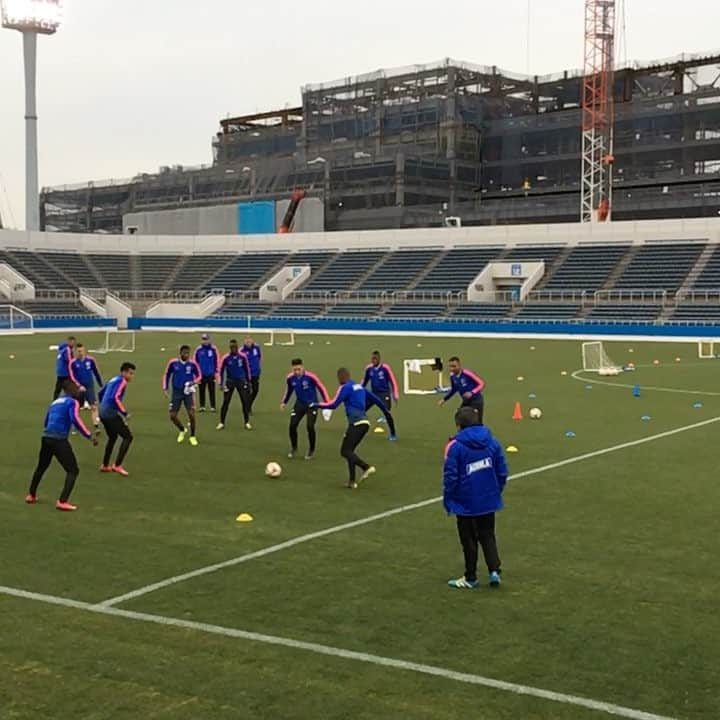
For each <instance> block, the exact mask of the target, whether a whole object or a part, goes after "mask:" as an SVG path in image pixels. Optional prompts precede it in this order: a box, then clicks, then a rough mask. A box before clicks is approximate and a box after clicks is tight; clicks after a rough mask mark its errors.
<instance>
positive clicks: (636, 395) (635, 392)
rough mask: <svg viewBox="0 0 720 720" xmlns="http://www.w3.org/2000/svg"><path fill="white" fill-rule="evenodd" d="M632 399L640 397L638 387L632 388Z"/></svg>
mask: <svg viewBox="0 0 720 720" xmlns="http://www.w3.org/2000/svg"><path fill="white" fill-rule="evenodd" d="M633 397H640V386H639V385H635V386H634V387H633Z"/></svg>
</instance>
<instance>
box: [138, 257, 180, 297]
mask: <svg viewBox="0 0 720 720" xmlns="http://www.w3.org/2000/svg"><path fill="white" fill-rule="evenodd" d="M180 259H181V258H180V256H178V255H136V256H135V260H136V262H137V263H138V270H139V273H140V285H141V288H142V289H143V290H165V289H166V288H167V284H168V282H169V281H170V279H171V277H172V276H173V274H174V273H175V271H176V270H177V268H178V266H179V264H180ZM173 285H174V283H173Z"/></svg>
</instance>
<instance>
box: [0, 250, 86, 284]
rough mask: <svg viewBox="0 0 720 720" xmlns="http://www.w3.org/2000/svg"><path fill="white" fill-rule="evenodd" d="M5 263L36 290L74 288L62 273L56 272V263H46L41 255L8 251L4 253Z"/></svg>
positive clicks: (25, 251)
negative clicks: (28, 281) (20, 274)
mask: <svg viewBox="0 0 720 720" xmlns="http://www.w3.org/2000/svg"><path fill="white" fill-rule="evenodd" d="M4 256H5V258H6V259H5V262H7V263H8V264H9V265H10V266H11V267H14V268H15V269H16V270H17V271H18V272H20V273H22V274H23V275H25V277H27V278H28V279H29V280H31V281H32V282H33V283H34V284H35V289H36V290H63V289H65V290H67V289H71V288H73V283H72V282H70V281H68V280H67V279H66V278H65V277H64V276H63V275H62V273H60V272H59V271H58V270H56V267H55V264H56V261H57V258H55V261H54V262H52V264H50V263H48V262H46V261H45V259H44V258H43V256H42V255H41V254H39V253H33V252H28V251H27V250H12V251H10V250H7V251H5V253H4Z"/></svg>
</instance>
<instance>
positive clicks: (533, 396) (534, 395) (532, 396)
mask: <svg viewBox="0 0 720 720" xmlns="http://www.w3.org/2000/svg"><path fill="white" fill-rule="evenodd" d="M528 398H530V400H535V399H536V398H537V395H536V394H535V393H530V394H529V395H528Z"/></svg>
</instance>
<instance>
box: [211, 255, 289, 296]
mask: <svg viewBox="0 0 720 720" xmlns="http://www.w3.org/2000/svg"><path fill="white" fill-rule="evenodd" d="M284 259H285V255H284V254H281V253H268V254H266V253H262V254H261V253H258V254H246V255H236V256H235V257H234V258H233V260H232V262H230V263H229V264H228V265H226V266H225V267H224V268H222V270H220V271H219V272H218V273H217V274H216V275H213V276H212V277H211V278H210V279H209V280H208V281H207V283H206V285H205V289H206V290H230V291H242V290H257V289H258V288H259V287H260V285H262V283H263V281H264V280H265V279H266V277H267V276H268V275H270V273H271V271H272V270H274V269H275V267H276V266H280V265H281V261H282V260H284Z"/></svg>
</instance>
